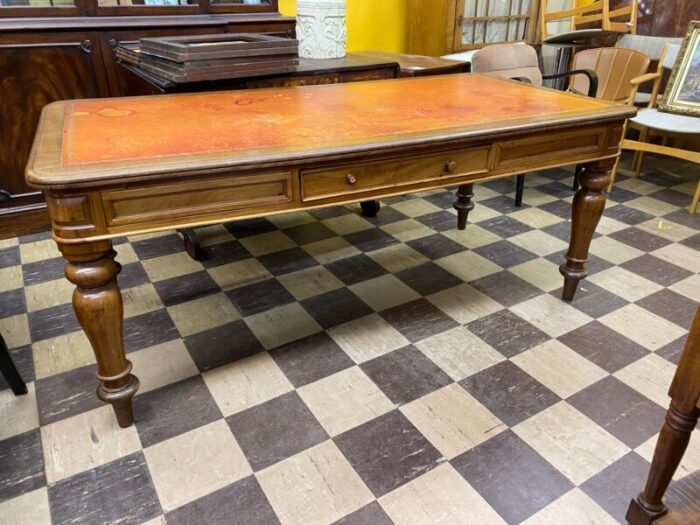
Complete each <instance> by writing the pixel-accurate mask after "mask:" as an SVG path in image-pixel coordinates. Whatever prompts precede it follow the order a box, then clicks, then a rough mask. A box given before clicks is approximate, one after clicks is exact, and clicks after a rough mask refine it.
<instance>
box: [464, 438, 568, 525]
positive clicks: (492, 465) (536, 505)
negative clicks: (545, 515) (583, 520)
mask: <svg viewBox="0 0 700 525" xmlns="http://www.w3.org/2000/svg"><path fill="white" fill-rule="evenodd" d="M450 463H452V465H453V466H454V467H455V469H456V470H457V471H458V472H459V473H460V474H461V475H462V477H464V479H466V480H467V482H468V483H469V484H470V485H471V486H472V487H474V489H475V490H476V491H477V492H478V493H479V494H480V495H481V496H482V497H483V498H484V499H485V500H486V501H487V502H488V503H489V505H491V507H493V509H494V510H495V511H496V512H498V514H500V515H501V517H503V519H504V520H505V521H506V522H507V523H509V524H516V523H520V522H522V521H524V520H525V519H527V518H529V517H530V516H532V515H533V514H535V513H536V512H537V511H539V510H541V509H543V508H544V507H546V506H547V505H549V504H550V503H551V502H552V501H554V500H555V499H557V498H559V497H560V496H562V495H563V494H565V493H566V492H568V491H569V490H571V489H572V488H573V487H574V486H573V484H572V483H571V482H570V481H569V480H568V479H567V478H566V477H564V476H563V475H562V474H561V473H560V472H559V471H558V470H557V469H555V468H554V467H553V466H552V465H551V464H549V463H548V462H547V460H545V459H544V458H543V457H542V456H540V455H539V454H538V453H537V452H535V451H534V450H533V449H532V448H531V447H530V446H529V445H528V444H527V443H525V442H524V441H523V440H522V439H520V438H519V437H518V436H516V435H515V433H513V431H511V430H507V431H505V432H502V433H500V434H498V435H496V436H495V437H492V438H491V439H489V440H488V441H486V442H485V443H482V444H481V445H478V446H477V447H475V448H473V449H471V450H468V451H467V452H465V453H463V454H462V455H460V456H457V457H456V458H454V459H453V460H452V461H451V462H450Z"/></svg>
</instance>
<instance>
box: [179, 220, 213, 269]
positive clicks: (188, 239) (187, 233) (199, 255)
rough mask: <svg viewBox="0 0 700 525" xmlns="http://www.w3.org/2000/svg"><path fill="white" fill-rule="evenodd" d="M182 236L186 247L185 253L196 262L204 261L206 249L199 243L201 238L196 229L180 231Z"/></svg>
mask: <svg viewBox="0 0 700 525" xmlns="http://www.w3.org/2000/svg"><path fill="white" fill-rule="evenodd" d="M178 231H179V232H180V233H181V234H182V242H183V244H184V245H185V251H186V252H187V254H188V255H189V256H190V257H192V258H193V259H194V260H195V261H203V260H204V259H205V258H206V256H205V254H204V249H203V248H202V245H201V243H200V242H199V236H198V235H197V231H196V230H195V229H194V228H185V229H182V230H178Z"/></svg>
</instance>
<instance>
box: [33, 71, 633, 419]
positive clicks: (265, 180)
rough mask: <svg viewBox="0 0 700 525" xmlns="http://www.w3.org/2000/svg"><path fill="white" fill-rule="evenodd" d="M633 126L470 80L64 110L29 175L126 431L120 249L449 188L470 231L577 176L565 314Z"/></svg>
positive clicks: (550, 95) (104, 102) (52, 116)
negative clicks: (512, 184)
mask: <svg viewBox="0 0 700 525" xmlns="http://www.w3.org/2000/svg"><path fill="white" fill-rule="evenodd" d="M635 114H636V110H635V109H634V108H631V107H629V106H626V105H615V104H610V103H607V102H602V101H599V100H596V99H591V98H587V97H582V96H578V95H572V94H569V93H562V92H558V91H554V90H549V89H546V88H536V87H533V86H529V85H525V84H521V83H517V82H513V81H508V80H500V79H495V78H491V77H486V76H482V75H472V74H462V75H447V76H438V77H422V78H407V79H396V80H388V81H381V80H379V81H373V82H355V83H347V84H333V85H321V86H305V87H293V88H273V89H264V90H247V91H225V92H217V93H187V94H178V95H159V96H152V97H134V98H121V99H96V100H77V101H68V102H56V103H53V104H50V105H48V106H47V107H46V108H45V109H44V110H43V112H42V117H41V121H40V123H39V128H38V131H37V135H36V138H35V141H34V146H33V148H32V153H31V156H30V159H29V163H28V165H27V170H26V177H27V181H28V183H29V184H30V185H31V186H32V187H35V188H37V189H41V190H42V191H43V192H44V194H45V196H46V198H47V201H48V203H49V211H50V214H51V220H52V224H53V238H54V239H55V241H56V242H57V244H58V248H59V249H60V251H61V252H62V253H63V255H64V257H65V258H66V260H67V261H68V264H67V266H66V277H67V278H68V279H69V280H70V281H71V282H72V283H74V284H75V285H76V289H75V292H74V294H73V305H74V308H75V312H76V316H77V318H78V321H79V322H80V324H81V326H82V327H83V329H84V330H85V332H86V334H87V337H88V339H89V340H90V343H91V344H92V347H93V350H94V352H95V356H96V361H97V376H98V379H99V380H100V385H99V387H98V392H97V394H98V397H100V399H102V400H104V401H107V402H109V403H111V404H112V406H113V408H114V410H115V413H116V416H117V419H118V421H119V424H120V425H121V426H129V425H131V424H132V423H133V409H132V403H131V400H132V397H133V396H134V394H135V392H136V391H137V389H138V386H139V382H138V379H137V378H136V376H135V375H133V374H132V373H131V371H132V370H131V363H130V362H129V361H128V360H127V359H126V356H125V354H124V346H123V306H122V297H121V293H120V291H119V287H118V284H117V279H116V277H117V274H118V273H119V270H120V266H119V264H118V262H117V261H116V258H117V257H118V254H117V253H116V252H115V251H114V249H113V246H112V239H113V238H114V237H117V236H122V235H131V234H138V233H147V232H153V231H161V230H168V229H178V228H190V227H196V226H201V225H206V224H216V223H222V222H227V221H231V220H236V219H243V218H249V217H261V216H269V215H272V214H277V213H285V212H292V211H300V210H309V209H313V208H320V207H325V206H335V205H339V204H344V203H350V202H357V201H364V200H369V199H376V198H381V197H386V196H390V195H397V194H404V193H408V192H415V191H420V190H425V189H429V188H438V187H445V186H453V185H457V186H458V190H457V201H456V203H455V208H456V209H457V223H458V227H459V228H461V229H464V228H465V226H466V223H467V217H468V213H469V210H470V209H471V208H472V207H473V204H472V202H471V198H472V193H473V192H472V187H473V183H475V182H480V181H485V180H491V179H495V178H500V177H507V176H512V175H516V174H521V173H528V172H533V171H536V170H538V169H542V168H550V167H555V166H562V165H573V164H583V165H584V169H583V174H582V175H581V179H580V183H581V187H580V189H579V191H578V192H577V193H576V195H575V197H574V200H573V206H572V230H571V238H570V244H569V250H568V252H567V255H566V257H565V259H566V260H565V261H564V262H563V264H562V266H561V267H560V272H561V273H562V275H563V276H564V287H563V296H564V299H565V300H572V299H573V297H574V294H575V291H576V287H577V284H578V282H579V281H580V280H581V279H583V278H584V277H585V276H586V270H585V263H586V261H587V257H588V248H589V245H590V242H591V239H592V237H593V233H594V231H595V228H596V226H597V224H598V221H599V219H600V216H601V214H602V212H603V208H604V206H605V193H604V189H605V188H606V186H607V185H608V183H609V182H610V175H609V170H610V168H611V167H612V166H613V164H614V162H615V160H616V159H617V157H618V156H619V154H620V140H621V137H622V128H623V124H624V122H625V120H626V119H627V118H629V117H632V116H634V115H635ZM173 115H177V118H176V119H173V118H172V116H173ZM110 146H111V147H110Z"/></svg>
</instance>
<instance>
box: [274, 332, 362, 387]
mask: <svg viewBox="0 0 700 525" xmlns="http://www.w3.org/2000/svg"><path fill="white" fill-rule="evenodd" d="M270 355H271V356H272V358H273V359H274V360H275V363H277V366H279V367H280V368H281V369H282V371H283V372H284V375H286V376H287V379H289V381H290V382H291V383H292V384H293V385H294V387H295V388H299V387H302V386H304V385H307V384H309V383H313V382H314V381H318V380H319V379H322V378H324V377H326V376H329V375H331V374H335V373H336V372H340V371H341V370H344V369H346V368H349V367H351V366H353V365H354V364H355V363H354V362H353V360H352V359H350V357H348V355H347V354H346V353H345V352H344V351H343V349H342V348H340V347H339V346H338V345H337V344H336V342H335V341H333V339H331V338H330V337H329V336H328V334H326V333H325V332H320V333H318V334H314V335H312V336H309V337H305V338H304V339H299V340H298V341H294V342H293V343H290V344H288V345H284V346H280V347H278V348H276V349H274V350H271V351H270Z"/></svg>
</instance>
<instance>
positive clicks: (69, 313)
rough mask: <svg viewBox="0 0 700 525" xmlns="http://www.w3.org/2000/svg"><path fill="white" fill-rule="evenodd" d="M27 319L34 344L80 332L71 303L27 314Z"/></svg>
mask: <svg viewBox="0 0 700 525" xmlns="http://www.w3.org/2000/svg"><path fill="white" fill-rule="evenodd" d="M23 298H24V297H23ZM3 313H4V312H3ZM27 318H28V320H29V333H30V334H31V338H32V342H34V343H36V342H37V341H43V340H44V339H50V338H51V337H56V336H59V335H64V334H69V333H71V332H75V331H77V330H80V323H78V319H76V317H75V313H74V312H73V305H72V304H71V303H66V304H59V305H58V306H52V307H51V308H45V309H43V310H37V311H36V312H29V314H28V315H27Z"/></svg>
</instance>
